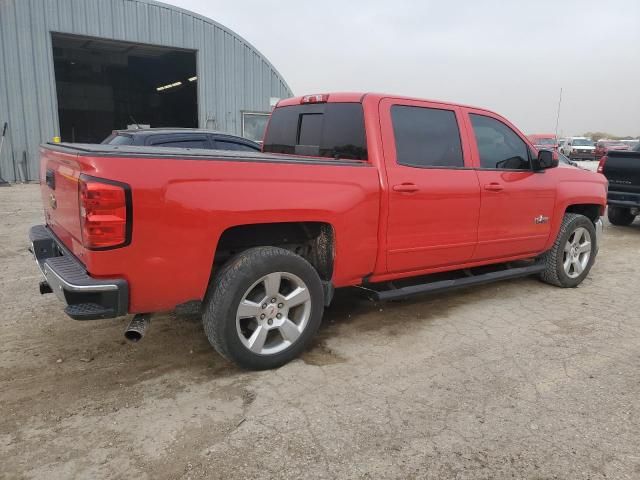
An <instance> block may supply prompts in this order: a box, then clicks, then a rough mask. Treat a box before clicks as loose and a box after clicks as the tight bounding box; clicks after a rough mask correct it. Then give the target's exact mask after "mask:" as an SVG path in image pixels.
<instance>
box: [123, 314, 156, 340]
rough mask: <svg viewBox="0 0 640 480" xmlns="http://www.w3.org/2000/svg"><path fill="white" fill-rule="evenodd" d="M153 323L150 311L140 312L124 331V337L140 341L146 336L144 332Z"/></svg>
mask: <svg viewBox="0 0 640 480" xmlns="http://www.w3.org/2000/svg"><path fill="white" fill-rule="evenodd" d="M150 323H151V315H150V314H148V313H139V314H137V315H136V316H134V317H133V319H132V320H131V322H129V325H128V326H127V328H126V329H125V331H124V338H125V339H127V340H128V341H129V342H131V343H138V342H139V341H140V340H142V337H144V334H145V333H146V332H147V329H148V328H149V324H150Z"/></svg>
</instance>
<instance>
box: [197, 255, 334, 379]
mask: <svg viewBox="0 0 640 480" xmlns="http://www.w3.org/2000/svg"><path fill="white" fill-rule="evenodd" d="M274 272H286V273H290V274H293V275H296V276H297V277H299V278H300V279H301V280H302V281H303V282H304V283H305V285H306V287H307V289H308V291H309V295H310V299H311V309H310V312H311V313H310V316H309V320H308V323H307V326H306V327H305V328H304V330H303V331H302V333H300V336H299V337H298V338H297V339H296V340H295V341H294V342H293V343H292V344H291V345H290V346H289V347H287V348H286V349H285V350H283V351H281V352H279V353H274V354H269V355H264V354H257V353H254V352H252V351H251V350H249V348H247V347H245V345H244V344H243V343H242V341H241V340H240V337H239V335H238V331H237V328H236V312H237V311H238V306H239V304H240V302H241V301H242V299H243V296H244V295H245V293H246V292H247V290H248V289H249V288H251V286H252V285H253V284H254V283H255V282H257V281H258V280H260V279H261V278H262V277H264V276H266V275H269V274H270V273H274ZM203 307H204V310H203V314H202V321H203V325H204V331H205V333H206V335H207V338H208V340H209V343H211V345H212V346H213V348H215V349H216V351H217V352H218V353H219V354H220V355H222V356H223V357H225V358H226V359H228V360H230V361H232V362H234V363H235V364H237V365H238V366H240V367H242V368H246V369H250V370H266V369H270V368H277V367H280V366H282V365H284V364H285V363H287V362H289V361H291V360H293V359H294V358H296V357H297V356H298V355H300V353H301V352H302V351H303V350H304V349H305V348H306V347H307V346H308V345H309V342H310V341H311V339H312V338H313V335H314V334H315V333H316V331H317V330H318V327H319V326H320V322H321V320H322V314H323V310H324V293H323V289H322V283H321V281H320V277H319V276H318V273H317V272H316V270H315V269H314V268H313V267H312V266H311V264H309V262H307V261H306V260H305V259H304V258H302V257H300V256H298V255H296V254H294V253H291V252H290V251H288V250H284V249H282V248H277V247H257V248H251V249H249V250H245V251H244V252H241V253H239V254H238V255H236V256H235V257H233V258H232V259H230V260H229V261H228V262H227V263H226V264H225V265H224V266H223V267H222V268H221V269H220V271H219V272H218V273H217V274H216V275H214V278H213V280H212V282H211V284H210V285H209V290H208V292H207V296H206V298H205V302H204V305H203Z"/></svg>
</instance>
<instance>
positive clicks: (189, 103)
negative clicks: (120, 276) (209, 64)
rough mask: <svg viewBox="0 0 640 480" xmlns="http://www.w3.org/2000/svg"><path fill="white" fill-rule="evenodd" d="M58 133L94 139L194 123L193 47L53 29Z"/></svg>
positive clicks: (70, 137)
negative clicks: (135, 128) (134, 128)
mask: <svg viewBox="0 0 640 480" xmlns="http://www.w3.org/2000/svg"><path fill="white" fill-rule="evenodd" d="M52 41H53V58H54V68H55V77H56V90H57V97H58V116H59V122H60V133H61V137H62V141H64V142H79V143H99V142H101V141H102V140H104V139H105V138H106V137H107V136H108V135H109V134H110V133H111V131H112V130H115V129H124V128H127V127H128V126H130V125H136V124H138V125H141V126H145V125H148V126H151V127H197V126H198V94H197V90H198V89H197V84H198V81H197V76H196V71H197V68H196V52H195V51H189V50H180V49H173V48H167V47H158V46H152V45H140V44H134V43H127V42H118V41H111V40H103V39H98V38H93V37H80V36H75V35H63V34H55V33H54V34H53V38H52Z"/></svg>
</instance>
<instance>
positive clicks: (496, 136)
mask: <svg viewBox="0 0 640 480" xmlns="http://www.w3.org/2000/svg"><path fill="white" fill-rule="evenodd" d="M469 116H470V117H471V124H472V125H473V133H474V134H475V136H476V143H477V144H478V151H479V152H480V167H481V168H487V169H498V170H530V169H531V164H530V162H529V148H528V147H527V144H526V143H524V141H523V140H522V139H521V138H520V137H519V136H518V134H517V133H516V132H514V131H513V130H512V129H511V128H509V127H508V126H507V125H505V124H504V123H502V122H500V121H498V120H496V119H495V118H491V117H486V116H484V115H476V114H473V113H472V114H470V115H469Z"/></svg>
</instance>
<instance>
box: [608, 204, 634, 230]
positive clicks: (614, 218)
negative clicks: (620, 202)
mask: <svg viewBox="0 0 640 480" xmlns="http://www.w3.org/2000/svg"><path fill="white" fill-rule="evenodd" d="M607 217H609V221H610V222H611V223H612V224H613V225H618V226H623V227H626V226H627V225H631V224H632V223H633V221H634V220H635V218H636V216H635V215H634V214H633V213H631V209H630V208H624V207H612V206H609V207H607Z"/></svg>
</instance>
